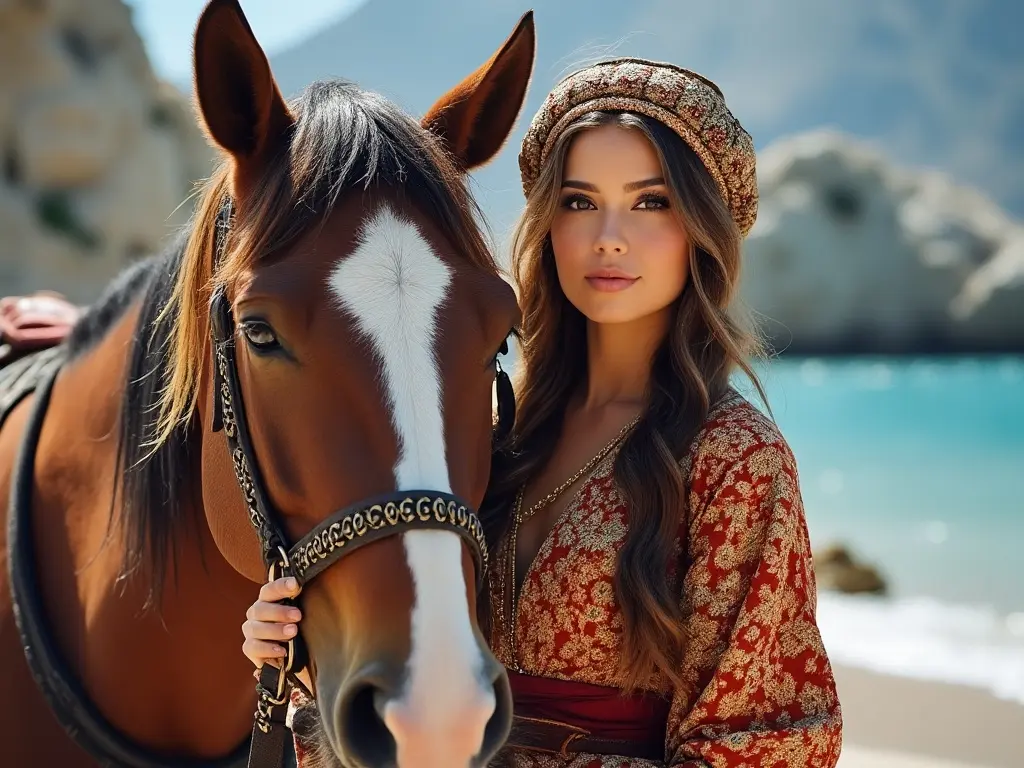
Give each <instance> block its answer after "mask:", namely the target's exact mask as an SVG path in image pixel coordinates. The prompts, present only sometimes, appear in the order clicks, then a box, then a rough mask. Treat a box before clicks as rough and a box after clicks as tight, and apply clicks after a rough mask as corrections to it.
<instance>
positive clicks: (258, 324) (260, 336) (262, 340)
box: [241, 320, 278, 352]
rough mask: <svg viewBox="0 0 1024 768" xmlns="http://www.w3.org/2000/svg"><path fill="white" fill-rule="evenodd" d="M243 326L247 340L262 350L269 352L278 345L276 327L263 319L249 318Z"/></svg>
mask: <svg viewBox="0 0 1024 768" xmlns="http://www.w3.org/2000/svg"><path fill="white" fill-rule="evenodd" d="M241 328H242V333H243V334H244V335H245V340H246V341H247V342H249V344H250V345H251V346H253V347H255V348H256V349H257V350H258V351H260V352H268V351H270V350H272V349H274V348H276V347H277V346H278V341H277V335H276V334H275V333H274V329H273V328H271V327H270V325H268V324H267V323H265V322H263V321H262V320H247V321H246V322H244V323H242V324H241Z"/></svg>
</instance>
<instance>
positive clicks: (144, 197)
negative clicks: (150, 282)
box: [0, 0, 213, 302]
mask: <svg viewBox="0 0 1024 768" xmlns="http://www.w3.org/2000/svg"><path fill="white" fill-rule="evenodd" d="M212 157H213V154H212V151H211V150H210V148H209V147H208V146H207V143H206V140H205V139H204V137H203V136H202V134H201V133H200V131H199V129H198V127H197V126H196V122H195V120H194V118H193V116H192V110H191V107H190V105H189V103H188V101H187V99H186V97H184V96H183V95H182V93H181V92H180V91H179V90H178V89H177V88H175V87H174V86H171V85H169V84H166V83H162V82H160V81H159V80H158V79H157V78H156V77H155V76H154V74H153V71H152V69H151V68H150V64H149V61H148V60H147V57H146V52H145V50H144V49H143V45H142V42H141V40H140V39H139V36H138V35H137V34H136V32H135V30H134V28H133V27H132V22H131V15H130V12H129V10H128V8H126V7H125V5H124V4H123V3H122V2H121V1H120V0H0V161H2V173H0V292H3V293H19V292H23V291H30V290H35V289H39V288H48V289H52V290H57V291H60V292H62V293H64V294H66V295H67V296H69V297H70V298H72V299H74V300H75V301H80V302H88V301H91V300H93V299H95V298H96V296H97V294H98V293H99V291H100V290H101V289H102V287H103V286H104V285H105V284H106V283H107V281H108V280H109V279H110V278H111V277H112V276H113V275H115V274H116V273H117V272H118V271H120V270H121V268H122V267H123V266H125V265H126V264H127V263H128V262H129V261H131V260H133V259H135V258H138V257H139V256H142V255H146V254H148V253H151V252H152V251H153V250H155V249H156V248H157V247H158V246H159V244H160V242H161V240H162V238H163V237H164V236H165V235H166V234H167V233H169V232H170V231H171V230H172V229H173V228H174V227H175V226H177V225H179V224H180V223H181V222H183V221H184V220H185V219H187V217H188V215H189V213H190V212H191V209H190V207H189V205H188V204H187V203H186V204H184V205H182V201H184V200H185V199H186V198H187V197H188V195H189V194H190V192H191V190H192V185H193V182H194V181H195V180H197V179H199V178H202V177H205V176H207V175H209V172H210V167H211V160H212Z"/></svg>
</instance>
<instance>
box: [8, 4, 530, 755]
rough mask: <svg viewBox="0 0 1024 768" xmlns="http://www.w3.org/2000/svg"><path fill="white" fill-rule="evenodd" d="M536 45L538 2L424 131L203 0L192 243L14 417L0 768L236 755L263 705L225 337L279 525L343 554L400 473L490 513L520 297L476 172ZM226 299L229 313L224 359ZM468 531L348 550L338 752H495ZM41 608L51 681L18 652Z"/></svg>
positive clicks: (83, 330) (330, 690) (308, 596)
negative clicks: (292, 82)
mask: <svg viewBox="0 0 1024 768" xmlns="http://www.w3.org/2000/svg"><path fill="white" fill-rule="evenodd" d="M533 56H534V32H533V20H532V15H530V14H527V16H525V17H524V18H523V20H522V21H521V22H520V23H519V25H518V27H517V28H516V30H515V31H514V32H513V34H512V35H511V36H510V37H509V39H508V40H507V41H506V42H505V43H504V45H503V46H502V47H501V48H500V49H499V50H498V51H497V53H495V54H494V56H493V57H492V58H491V59H490V60H489V61H488V62H487V63H485V64H484V65H483V66H481V67H480V68H479V69H478V70H477V71H476V72H474V73H473V74H471V75H470V76H469V77H468V78H466V80H464V81H463V82H462V83H461V84H459V85H458V86H456V87H455V88H454V89H453V90H452V91H451V92H449V93H448V94H447V95H445V96H443V97H442V98H441V99H440V100H439V101H438V102H437V104H436V105H435V106H434V107H433V108H432V109H431V110H430V112H429V113H428V114H427V116H426V117H425V118H424V119H423V121H422V122H416V121H413V120H412V119H411V118H409V117H407V116H406V115H405V114H403V113H402V112H401V111H400V110H398V109H397V108H396V107H395V106H393V105H392V104H390V103H388V102H387V101H386V100H384V99H383V98H381V97H380V96H378V95H375V94H372V93H368V92H365V91H362V90H360V89H358V88H356V87H355V86H353V85H351V84H348V83H344V82H336V81H332V82H317V83H314V84H313V85H311V86H310V87H309V88H308V89H307V90H306V91H305V92H304V93H303V94H302V95H301V96H300V97H299V98H297V99H296V100H295V101H294V102H291V103H286V102H285V100H284V99H283V98H282V96H281V94H280V92H279V90H278V88H277V86H276V84H275V81H274V78H273V75H272V73H271V71H270V68H269V65H268V63H267V59H266V57H265V55H264V53H263V51H262V50H261V48H260V47H259V44H258V43H257V41H256V39H255V37H254V35H253V33H252V31H251V29H250V28H249V25H248V22H247V21H246V19H245V17H244V15H243V14H242V11H241V9H240V8H239V6H238V4H237V2H234V1H233V0H213V1H212V2H210V3H209V4H208V5H207V7H206V9H205V10H204V12H203V14H202V16H201V18H200V20H199V23H198V26H197V28H196V35H195V52H194V65H195V89H196V97H197V103H198V107H199V112H200V114H201V118H202V122H203V123H204V125H205V127H206V129H207V131H208V133H209V135H210V137H211V138H212V139H213V141H214V142H216V144H217V145H219V147H221V148H222V149H223V150H224V153H225V160H224V164H223V165H222V167H221V168H220V169H219V170H218V171H217V172H216V173H215V174H214V175H213V177H212V178H211V179H210V180H209V182H208V183H207V184H206V186H205V188H204V190H203V191H202V193H201V195H200V198H199V200H198V204H197V209H196V214H195V216H194V218H193V221H192V222H191V224H190V226H189V228H188V231H186V232H185V233H183V236H182V237H181V238H180V240H179V242H178V243H177V244H176V245H175V247H173V248H172V249H170V251H169V252H168V253H167V254H165V255H163V256H161V257H157V258H154V259H152V260H150V261H148V262H145V263H143V264H141V265H138V266H136V267H133V268H132V269H131V270H129V271H128V272H127V273H125V274H124V275H123V276H122V277H121V278H120V279H119V280H117V281H116V282H115V283H114V284H112V286H111V287H110V289H109V290H108V292H107V294H106V295H105V296H104V297H102V298H101V299H100V300H99V301H98V302H97V304H96V305H95V306H93V307H92V308H90V310H89V311H88V312H87V314H86V315H85V316H84V317H83V319H82V320H81V321H80V322H79V323H78V324H77V325H76V326H75V328H74V330H73V331H72V333H71V335H70V337H69V338H68V340H67V341H66V343H65V344H63V345H62V346H61V347H59V348H57V350H58V361H59V362H60V369H59V372H57V373H56V378H55V379H52V388H51V387H50V386H49V384H48V383H44V385H42V386H41V387H40V389H39V390H38V391H37V393H36V394H35V395H31V394H30V395H28V396H27V397H26V398H25V399H24V400H22V401H21V403H20V404H19V405H18V406H17V407H16V408H15V409H14V410H13V411H11V413H10V415H9V416H8V417H7V418H6V421H5V423H4V424H3V428H2V431H0V492H3V493H6V494H7V496H6V497H10V498H12V506H11V510H9V512H8V518H9V522H10V521H11V520H16V519H20V520H21V523H20V524H18V525H14V526H12V527H11V528H10V530H9V531H8V526H7V525H5V526H2V527H0V531H5V532H4V533H0V536H3V537H4V541H3V542H2V544H3V546H2V547H0V551H2V552H4V553H5V554H13V555H14V557H13V558H11V559H12V560H17V561H19V563H18V564H14V563H13V562H12V564H11V568H10V572H9V571H8V569H7V568H5V569H3V572H2V575H0V579H3V580H4V582H5V583H4V584H3V585H2V587H0V678H2V679H3V681H4V691H5V693H6V695H5V696H4V697H3V700H2V701H0V752H2V754H3V760H2V763H3V765H4V766H11V767H12V768H18V767H19V766H62V767H63V768H76V766H89V765H97V764H99V765H111V766H113V765H117V766H147V767H150V766H172V765H173V766H187V765H235V764H243V763H244V750H245V749H246V747H245V745H246V735H247V733H248V732H249V730H250V727H251V724H252V713H253V709H254V704H255V697H254V693H253V678H252V669H251V667H250V665H249V663H248V662H247V661H246V660H245V659H244V657H243V656H242V654H241V652H240V650H239V646H240V643H241V639H242V638H241V633H240V625H241V623H242V621H243V620H244V618H245V613H246V609H247V608H248V606H249V605H250V604H251V603H252V602H253V600H254V599H255V597H256V595H257V592H258V586H257V585H258V583H261V582H263V581H264V580H265V579H266V578H267V572H266V567H265V562H264V561H262V560H261V551H260V549H261V548H260V546H259V544H260V542H259V541H258V538H257V536H256V535H254V533H253V528H252V526H251V525H250V523H251V522H252V521H251V520H250V516H251V515H252V514H253V509H254V507H253V503H252V498H251V496H252V493H253V490H252V485H251V484H250V485H248V486H246V489H245V494H243V493H240V492H239V485H238V483H237V482H236V470H237V469H238V466H237V461H236V462H233V456H232V453H231V452H230V451H229V449H228V442H227V441H226V440H225V439H224V436H223V435H222V434H218V433H217V432H216V431H215V428H216V427H217V426H223V427H224V430H223V431H225V432H227V433H229V434H236V435H237V434H240V433H237V432H235V425H234V423H233V422H231V423H228V422H229V419H227V418H226V417H230V416H231V415H232V414H231V411H230V407H231V406H232V402H225V399H224V398H225V397H226V396H225V394H224V392H226V391H227V390H226V389H223V388H222V387H217V388H215V384H217V383H218V382H219V383H220V384H221V385H224V383H225V382H224V380H223V369H220V371H219V372H218V369H217V368H216V367H215V366H214V365H213V361H214V359H215V358H214V346H216V347H217V352H218V354H220V353H221V352H224V351H225V350H227V351H230V353H231V358H230V359H231V361H232V366H233V369H232V370H234V372H235V374H236V376H237V378H236V379H235V380H234V384H236V385H237V391H238V393H239V394H242V395H244V402H245V405H246V408H247V418H248V433H249V446H248V447H249V449H250V450H251V454H252V455H250V456H249V459H250V460H255V463H256V465H257V466H253V467H251V468H250V469H251V470H253V471H254V472H256V471H258V476H259V479H260V483H261V484H262V487H263V488H264V489H265V494H266V497H267V498H266V503H267V505H268V506H272V507H273V510H274V514H275V515H276V516H277V518H276V519H277V520H278V521H279V522H280V525H281V529H282V534H283V536H284V537H285V538H286V539H287V540H289V541H291V542H296V541H299V540H300V539H302V538H303V537H304V536H306V535H307V534H309V533H310V532H311V531H320V532H323V538H322V539H319V540H318V541H324V542H327V541H328V538H330V537H329V536H328V534H329V533H330V530H328V529H325V528H324V521H325V519H327V518H330V517H331V516H332V515H334V513H335V511H336V510H339V509H345V508H348V507H350V505H354V504H355V505H358V504H359V503H361V502H362V500H365V499H368V498H371V497H375V496H379V495H381V494H384V495H390V496H392V497H395V492H396V491H402V492H404V491H407V490H409V491H410V493H411V492H412V490H410V489H430V491H431V492H436V493H437V494H438V495H439V496H443V495H444V494H450V495H452V496H454V497H458V498H459V499H461V500H463V501H464V502H465V505H466V506H467V507H468V508H469V509H473V508H475V507H476V505H478V504H479V503H480V501H481V499H482V497H483V494H484V489H485V485H486V482H487V477H488V472H489V461H490V458H489V457H490V446H491V440H492V405H491V403H492V387H493V382H494V370H495V368H494V361H495V357H496V352H497V350H499V349H500V348H501V346H502V343H503V340H504V339H505V337H506V336H507V335H508V333H509V330H510V328H512V327H514V326H515V324H516V323H517V321H518V308H517V306H516V301H515V297H514V294H513V292H512V290H511V288H510V287H509V285H508V284H507V283H506V282H505V281H504V280H502V279H501V277H500V274H499V271H498V269H497V267H496V264H495V262H494V260H493V257H492V255H491V254H490V252H489V251H488V249H487V247H486V244H485V241H484V239H483V237H482V234H481V232H480V230H479V228H478V224H477V220H476V216H477V214H478V211H477V210H476V208H475V205H474V203H473V201H472V199H471V197H470V196H469V194H468V192H467V191H466V186H465V173H466V172H467V171H468V170H470V169H472V168H474V167H476V166H479V165H480V164H482V163H485V162H487V161H488V160H489V159H490V158H492V157H493V156H494V154H496V152H497V151H498V150H499V149H500V148H501V146H502V144H503V143H504V141H505V140H506V138H507V136H508V134H509V132H510V131H511V129H512V126H513V124H514V122H515V119H516V118H517V116H518V113H519V111H520V109H521V106H522V103H523V99H524V95H525V92H526V89H527V86H528V82H529V79H530V75H531V71H532V66H533ZM227 202H229V203H230V208H228V207H226V203H227ZM225 211H228V212H229V215H225ZM218 297H224V298H223V299H221V300H222V301H223V306H222V307H221V309H222V310H223V311H224V312H225V313H226V316H227V317H229V318H230V319H231V321H232V323H233V325H231V326H230V327H229V329H228V331H229V334H228V337H227V338H226V339H221V340H220V341H219V342H217V344H216V345H215V344H214V343H213V342H211V338H213V339H214V340H216V339H217V336H216V332H217V330H218V329H219V330H221V331H223V330H224V327H223V324H220V325H218V323H217V322H216V319H215V318H213V316H212V310H211V307H214V308H216V307H217V306H218V303H217V302H218ZM211 325H212V326H216V327H214V328H211ZM219 374H220V375H219ZM48 381H49V380H48ZM233 391H234V390H233ZM233 405H234V406H236V407H237V406H240V403H238V402H234V403H233ZM234 415H235V416H238V415H239V414H237V413H236V414H234ZM239 421H241V419H239ZM33 425H34V426H36V427H38V439H37V440H26V439H25V435H26V434H28V435H29V437H32V435H33V432H32V430H31V429H29V430H28V432H26V430H27V427H32V426H33ZM229 426H230V429H229V428H228V427H229ZM32 448H34V452H33V451H32V450H30V449H32ZM235 458H236V459H237V456H236V457H235ZM18 467H21V468H22V470H23V471H19V470H18ZM12 492H13V493H12ZM395 498H397V497H395ZM448 509H449V510H453V509H455V505H454V504H452V505H451V506H449V507H448ZM19 511H20V512H23V513H24V514H22V515H20V517H19V516H17V514H16V513H17V512H19ZM435 511H436V508H435ZM442 511H443V510H442ZM464 513H465V510H464V509H462V508H461V507H460V508H459V515H458V517H459V524H460V525H462V526H463V528H465V527H466V526H465V519H464V518H465V517H466V515H465V514H464ZM467 514H469V515H470V516H471V513H467ZM455 518H456V515H455V514H454V512H453V513H452V516H451V518H450V520H449V518H445V523H444V525H440V524H439V525H437V526H434V527H435V528H437V529H436V530H421V529H418V528H416V527H415V526H412V525H410V526H409V527H407V528H402V527H401V526H398V527H396V528H394V532H396V533H399V534H400V535H379V536H376V537H373V538H372V543H367V544H365V546H358V547H356V546H355V545H353V546H352V547H350V550H351V551H350V553H349V554H347V555H346V556H345V557H343V558H341V559H339V560H338V561H337V562H336V563H334V564H333V565H331V566H330V567H329V568H327V569H326V570H324V571H323V572H322V573H319V574H318V575H317V576H316V578H315V579H313V580H312V581H309V583H308V584H306V586H305V588H304V590H303V593H302V595H301V600H300V602H301V607H302V609H303V613H304V618H303V621H302V625H301V629H302V635H303V638H304V640H305V644H306V646H307V647H308V651H309V660H310V667H309V668H310V671H311V678H312V680H313V683H314V688H315V691H314V692H315V694H316V697H317V701H318V706H319V708H320V711H321V713H322V718H323V725H324V731H325V733H326V737H327V741H328V743H329V745H330V748H331V749H332V750H333V751H334V752H335V753H336V756H337V758H338V759H339V760H340V761H341V762H342V763H345V764H353V763H355V764H359V765H367V766H385V765H396V764H397V765H398V766H410V765H417V766H432V765H437V766H442V765H443V766H469V765H477V764H481V763H483V762H486V761H487V760H488V759H489V758H490V757H491V756H492V755H493V754H494V753H495V752H496V750H497V749H498V748H499V747H500V745H501V743H502V742H503V741H504V739H505V737H506V735H507V733H508V728H509V724H510V718H511V713H510V698H509V694H508V689H507V680H506V678H505V675H504V671H503V669H502V668H501V666H500V665H499V664H498V663H497V662H496V661H495V659H494V658H493V657H492V656H491V654H490V652H489V651H488V650H487V645H486V643H485V642H484V640H483V638H482V636H481V634H480V631H479V629H478V627H477V624H476V620H475V601H476V580H477V578H478V576H479V573H478V571H479V564H478V563H477V562H476V560H475V559H474V548H473V547H472V546H470V545H471V544H472V537H467V536H465V535H459V533H458V532H457V531H453V530H452V529H450V528H451V527H452V526H454V525H455V523H454V522H451V521H454V520H455ZM352 519H354V520H355V521H356V522H355V523H354V525H355V528H356V530H357V532H358V528H359V525H360V524H361V523H360V521H363V522H365V521H366V520H369V521H371V523H373V521H376V524H383V523H382V518H380V517H379V516H378V517H376V518H374V517H373V516H372V515H370V514H369V513H368V514H367V515H366V516H365V517H359V516H358V515H357V516H356V517H355V518H352ZM410 519H411V518H410ZM440 519H441V518H440V517H438V520H440ZM364 527H365V526H364ZM351 528H352V526H351V525H350V530H351ZM339 530H341V528H339ZM385 533H387V531H385ZM12 535H13V536H15V537H17V540H18V541H21V546H20V548H16V549H13V550H11V552H8V546H7V545H8V543H9V539H10V537H11V536H12ZM331 536H333V534H331ZM369 540H370V539H368V541H369ZM467 542H468V543H467ZM314 543H316V542H314ZM328 543H329V544H330V545H331V546H333V545H334V544H337V541H336V540H335V539H333V538H331V539H330V542H328ZM310 546H312V545H310ZM317 546H319V544H317ZM338 546H340V544H339V545H338ZM309 551H310V552H313V550H312V549H311V550H309ZM346 551H348V550H346ZM271 554H272V555H273V556H275V557H276V553H275V552H272V553H271ZM315 555H316V553H315V552H313V555H311V557H313V556H315ZM314 559H315V557H314ZM26 563H28V566H27V567H26V565H25V564H26ZM12 574H13V575H14V576H15V578H14V581H15V582H17V581H18V578H21V579H22V582H23V583H22V584H21V589H22V598H23V602H24V603H25V604H24V605H22V606H21V607H20V608H19V609H18V610H19V611H20V613H19V614H18V616H17V618H18V619H19V621H18V623H17V625H16V622H15V620H14V619H15V618H16V617H15V616H14V615H13V614H14V612H15V609H14V608H12V600H11V596H10V589H11V580H12V579H11V575H12ZM18 574H20V576H18ZM15 586H16V587H17V584H16V585H15ZM26 595H27V597H26ZM31 601H35V603H37V607H38V609H39V610H38V613H39V616H37V617H36V620H37V622H38V623H37V626H36V627H35V629H36V630H38V631H39V632H41V633H42V635H45V636H46V637H47V638H48V643H43V642H41V641H40V643H39V644H37V645H36V646H34V647H33V648H32V649H31V650H32V652H31V655H30V656H31V659H32V660H33V661H34V664H35V667H34V670H35V673H36V677H39V678H42V679H33V674H32V673H31V672H30V665H29V664H27V663H26V657H25V655H24V654H23V652H22V648H21V644H22V640H21V635H20V633H19V628H22V629H24V624H25V623H26V621H28V620H29V618H31V617H28V618H27V617H26V611H25V605H28V604H29V603H31ZM30 607H31V606H30ZM29 613H31V612H30V611H29ZM50 652H52V653H50ZM44 657H45V658H44ZM51 657H52V658H51ZM40 659H43V660H44V661H47V660H48V662H49V663H51V664H54V665H57V667H59V668H58V669H56V671H54V669H52V668H46V669H44V670H43V672H42V673H40V672H39V668H40V663H41V662H40ZM43 666H45V665H43ZM51 673H53V674H52V675H51ZM57 673H60V674H59V675H58V674H57ZM58 677H60V678H61V679H59V680H58V679H57V678H58ZM44 694H45V695H44ZM47 699H49V701H50V702H53V701H54V700H56V702H57V705H56V706H55V707H54V708H52V709H51V707H50V706H49V705H48V700H47ZM55 714H56V717H55ZM59 721H60V722H59ZM61 723H63V724H64V725H65V728H62V727H61ZM83 745H84V746H83ZM239 745H242V746H241V747H240V746H239ZM87 749H88V750H91V752H92V754H90V753H89V752H88V751H87ZM240 760H242V762H239V761H240Z"/></svg>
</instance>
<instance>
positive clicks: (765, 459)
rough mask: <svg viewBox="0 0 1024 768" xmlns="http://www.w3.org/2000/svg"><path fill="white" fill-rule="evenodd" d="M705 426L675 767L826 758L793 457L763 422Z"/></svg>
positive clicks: (829, 718)
mask: <svg viewBox="0 0 1024 768" xmlns="http://www.w3.org/2000/svg"><path fill="white" fill-rule="evenodd" d="M721 426H723V427H725V428H724V429H721V430H718V429H716V430H712V432H711V433H710V434H707V435H705V439H704V440H703V441H702V447H701V449H700V450H699V451H698V453H697V456H696V457H695V458H694V463H693V471H692V473H691V475H690V478H691V489H690V510H691V515H690V518H689V531H688V542H687V546H686V549H687V552H688V558H687V559H688V567H687V570H686V574H685V577H684V579H683V607H684V615H685V616H687V617H688V618H687V619H686V621H687V635H688V642H687V648H686V651H685V655H684V659H683V662H684V663H683V679H684V685H683V686H682V687H681V688H680V689H678V690H676V691H675V693H674V696H673V701H672V709H671V712H670V714H669V720H668V731H667V738H666V755H667V757H668V760H667V762H666V764H667V765H668V766H676V767H677V768H740V767H741V766H743V767H746V766H769V765H770V766H773V768H805V767H808V768H810V767H811V766H813V767H814V768H832V767H833V766H835V764H836V762H837V761H838V759H839V749H840V744H841V738H842V716H841V713H840V708H839V701H838V699H837V697H836V689H835V682H834V680H833V677H832V668H831V666H830V664H829V661H828V657H827V656H826V654H825V649H824V647H823V646H822V642H821V636H820V635H819V633H818V628H817V624H816V621H815V602H816V594H815V584H814V574H813V571H812V565H811V555H810V544H809V540H808V534H807V526H806V521H805V519H804V510H803V503H802V500H801V497H800V490H799V486H798V481H797V471H796V462H795V460H794V458H793V454H792V452H791V451H790V449H789V446H788V445H787V444H786V443H785V441H784V440H783V438H782V437H781V435H779V434H778V432H777V431H774V427H773V426H771V425H770V424H768V423H767V422H760V421H748V422H747V423H743V420H740V421H739V422H738V423H737V422H732V423H729V424H727V425H721Z"/></svg>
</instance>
